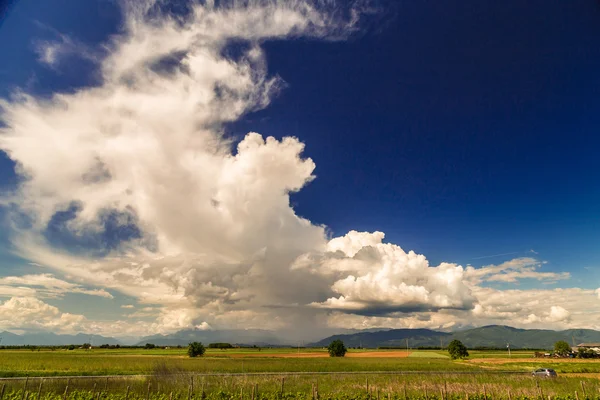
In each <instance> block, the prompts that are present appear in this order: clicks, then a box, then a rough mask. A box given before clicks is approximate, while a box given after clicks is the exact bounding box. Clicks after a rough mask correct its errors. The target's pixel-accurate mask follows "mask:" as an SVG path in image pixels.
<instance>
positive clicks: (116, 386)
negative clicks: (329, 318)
mask: <svg viewBox="0 0 600 400" xmlns="http://www.w3.org/2000/svg"><path fill="white" fill-rule="evenodd" d="M540 367H549V368H554V369H555V370H556V371H557V372H558V374H559V377H558V378H556V379H536V378H533V377H532V376H531V371H532V370H533V369H536V368H540ZM0 375H1V376H3V377H4V378H3V379H2V380H0V391H1V395H0V400H38V399H39V400H186V399H187V400H202V399H209V400H228V399H232V400H233V399H239V400H275V399H289V400H292V399H306V400H309V399H310V400H313V399H315V400H316V399H321V400H323V399H327V400H353V399H357V400H377V399H379V400H385V399H389V400H403V399H418V400H459V399H463V400H484V399H487V400H490V399H491V400H493V399H507V400H513V399H515V400H528V399H531V400H533V399H536V400H542V399H543V400H547V399H548V398H550V399H556V400H561V399H564V400H584V399H596V400H600V361H598V360H596V361H592V360H577V359H535V358H533V357H532V353H531V352H519V351H514V352H512V354H511V357H510V358H509V357H508V354H507V353H506V352H493V351H486V352H483V351H481V352H479V351H472V352H471V357H470V358H469V359H467V360H462V361H453V360H451V359H450V358H449V357H448V356H447V354H446V353H445V352H444V351H440V350H437V351H432V350H415V351H410V350H409V351H400V350H372V349H371V350H350V351H349V353H348V354H347V357H344V358H330V357H327V353H326V352H325V351H324V350H322V349H261V350H260V351H259V350H258V349H230V350H212V349H211V350H209V351H207V353H206V354H205V356H204V357H199V358H189V357H187V356H186V354H185V349H155V350H142V349H119V350H105V349H92V350H89V351H86V350H74V351H67V350H54V351H50V350H40V351H37V350H36V351H31V350H3V351H0Z"/></svg>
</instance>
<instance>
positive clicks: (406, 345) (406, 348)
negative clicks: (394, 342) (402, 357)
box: [406, 338, 408, 353]
mask: <svg viewBox="0 0 600 400" xmlns="http://www.w3.org/2000/svg"><path fill="white" fill-rule="evenodd" d="M406 352H407V353H408V338H406Z"/></svg>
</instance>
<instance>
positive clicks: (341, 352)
mask: <svg viewBox="0 0 600 400" xmlns="http://www.w3.org/2000/svg"><path fill="white" fill-rule="evenodd" d="M327 350H328V351H329V356H330V357H344V356H345V355H346V351H347V350H346V346H344V342H342V341H341V340H339V339H336V340H334V341H333V342H331V343H329V346H328V347H327Z"/></svg>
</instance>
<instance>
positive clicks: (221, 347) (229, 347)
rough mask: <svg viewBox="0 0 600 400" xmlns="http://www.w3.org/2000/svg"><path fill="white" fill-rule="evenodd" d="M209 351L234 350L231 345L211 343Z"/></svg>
mask: <svg viewBox="0 0 600 400" xmlns="http://www.w3.org/2000/svg"><path fill="white" fill-rule="evenodd" d="M208 348H209V349H233V346H232V345H231V343H211V344H209V345H208Z"/></svg>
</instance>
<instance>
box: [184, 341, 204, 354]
mask: <svg viewBox="0 0 600 400" xmlns="http://www.w3.org/2000/svg"><path fill="white" fill-rule="evenodd" d="M205 351H206V349H205V348H204V346H203V345H202V343H200V342H192V343H190V344H189V345H188V351H187V353H188V356H190V357H198V356H203V355H204V352H205Z"/></svg>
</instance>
